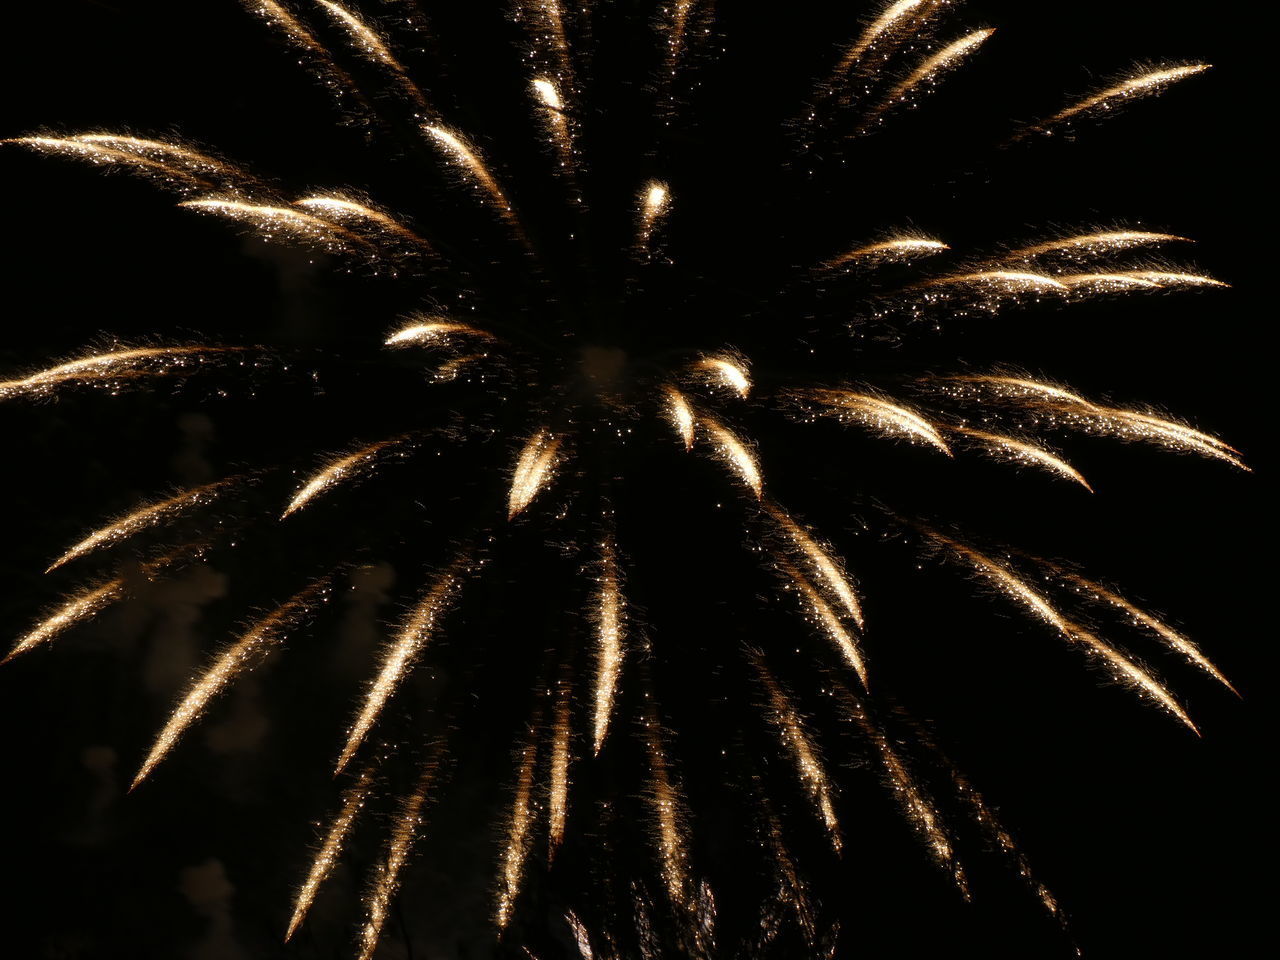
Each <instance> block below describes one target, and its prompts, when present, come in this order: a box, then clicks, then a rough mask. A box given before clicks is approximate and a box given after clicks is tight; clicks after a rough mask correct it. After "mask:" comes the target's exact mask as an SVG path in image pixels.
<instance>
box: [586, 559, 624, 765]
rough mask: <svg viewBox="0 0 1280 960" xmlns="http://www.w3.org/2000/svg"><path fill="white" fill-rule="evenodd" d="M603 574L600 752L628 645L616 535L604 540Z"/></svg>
mask: <svg viewBox="0 0 1280 960" xmlns="http://www.w3.org/2000/svg"><path fill="white" fill-rule="evenodd" d="M600 552H601V558H600V576H599V579H598V581H597V587H598V589H597V592H596V597H595V629H596V692H595V718H594V721H593V724H592V728H593V738H592V740H593V745H594V750H595V753H596V755H597V756H598V755H599V753H600V748H601V747H603V746H604V741H605V737H606V736H607V735H608V733H609V721H610V719H611V717H612V716H613V706H614V699H615V697H616V696H617V691H618V678H619V677H620V676H621V674H622V664H623V661H624V659H625V658H626V647H625V646H624V629H625V603H624V601H623V596H622V586H621V582H620V577H619V575H618V560H617V554H616V551H615V549H614V545H613V539H612V538H611V537H610V538H606V539H605V541H604V543H603V544H601V551H600Z"/></svg>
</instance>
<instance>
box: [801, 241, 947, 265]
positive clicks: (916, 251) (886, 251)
mask: <svg viewBox="0 0 1280 960" xmlns="http://www.w3.org/2000/svg"><path fill="white" fill-rule="evenodd" d="M950 249H951V248H950V247H949V246H947V244H945V243H943V242H942V241H941V240H932V239H930V238H928V237H895V238H894V239H892V240H880V241H878V242H876V243H867V244H864V245H862V246H860V247H854V248H853V249H852V250H849V251H848V252H846V253H842V254H840V256H838V257H834V258H833V259H831V260H828V261H826V262H825V263H823V264H822V266H823V268H824V269H827V270H831V269H834V268H836V267H841V266H844V265H845V264H847V263H852V262H853V261H855V260H867V261H871V262H880V261H885V260H911V259H914V258H916V257H927V256H929V255H930V254H934V253H941V252H942V251H943V250H950Z"/></svg>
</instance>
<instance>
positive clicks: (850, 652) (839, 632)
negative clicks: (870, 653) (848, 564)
mask: <svg viewBox="0 0 1280 960" xmlns="http://www.w3.org/2000/svg"><path fill="white" fill-rule="evenodd" d="M778 566H779V568H780V569H781V570H782V571H783V572H784V573H786V574H787V576H788V577H790V578H791V582H792V583H794V584H795V586H796V589H797V590H799V592H800V596H801V597H802V598H803V599H804V600H805V601H806V602H808V604H809V606H810V607H811V608H812V610H813V612H814V614H815V615H816V616H817V618H818V622H819V623H821V624H822V627H823V629H824V630H826V632H827V636H828V637H829V638H830V640H831V642H832V643H833V644H835V647H836V649H837V650H839V651H840V654H841V656H843V657H844V659H845V661H846V662H847V663H848V664H849V666H851V667H853V671H854V673H856V674H857V675H858V679H859V680H861V681H862V686H863V687H864V688H865V687H866V686H867V664H866V661H864V660H863V659H862V651H861V650H859V649H858V644H857V641H855V640H854V639H853V635H852V634H850V633H849V631H848V630H846V629H845V626H844V624H843V623H841V622H840V618H839V617H838V616H837V615H836V612H835V611H834V610H832V609H831V605H830V604H829V603H827V601H826V600H824V599H822V595H821V594H820V593H818V591H817V590H816V589H815V588H814V586H813V584H811V583H810V582H809V580H808V578H807V577H805V575H804V574H802V573H801V572H800V571H799V570H797V569H796V568H795V567H794V566H792V565H791V564H790V563H788V562H787V561H785V560H783V561H781V562H780V563H779V564H778Z"/></svg>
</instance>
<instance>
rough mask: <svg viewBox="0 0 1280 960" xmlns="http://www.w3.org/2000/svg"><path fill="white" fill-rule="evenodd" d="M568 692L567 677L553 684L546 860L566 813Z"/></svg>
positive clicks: (557, 843) (556, 844) (552, 851)
mask: <svg viewBox="0 0 1280 960" xmlns="http://www.w3.org/2000/svg"><path fill="white" fill-rule="evenodd" d="M571 694H572V686H571V684H570V683H569V680H568V678H567V677H565V678H561V680H560V681H559V682H558V683H557V684H556V705H555V718H554V721H553V723H552V727H551V771H550V775H549V782H548V790H547V793H548V803H547V859H548V860H551V859H553V858H554V857H555V855H556V851H557V850H558V849H559V848H560V844H561V843H562V842H563V841H564V826H565V820H566V819H567V817H568V815H569V785H570V784H569V764H570V762H571V761H572V759H573V747H572V743H571V737H572V734H573V730H572V727H571V725H570V723H571V719H572V706H573V700H572V696H571Z"/></svg>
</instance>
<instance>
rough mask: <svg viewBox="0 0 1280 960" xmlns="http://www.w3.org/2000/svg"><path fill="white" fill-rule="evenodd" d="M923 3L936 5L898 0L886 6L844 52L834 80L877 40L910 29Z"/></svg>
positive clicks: (920, 0) (914, 0)
mask: <svg viewBox="0 0 1280 960" xmlns="http://www.w3.org/2000/svg"><path fill="white" fill-rule="evenodd" d="M922 4H929V5H933V6H936V4H934V3H933V2H932V0H896V2H894V3H890V4H889V5H888V6H887V7H885V8H884V10H883V11H881V13H880V16H878V17H876V18H875V19H874V20H872V21H871V23H869V24H868V25H867V28H866V29H865V30H863V31H862V33H861V35H859V37H858V39H857V40H855V41H854V42H853V43H852V44H851V45H850V46H849V49H847V50H846V51H845V52H844V56H842V57H841V58H840V62H839V64H837V65H836V69H835V74H834V77H833V81H834V80H835V79H838V78H840V77H843V76H844V75H845V74H847V73H848V72H849V71H850V70H851V69H852V68H853V67H854V66H855V65H856V64H857V63H858V61H859V60H861V59H862V58H863V56H864V55H865V54H866V53H867V51H868V50H870V49H871V47H872V46H873V45H874V44H875V43H876V42H878V41H880V40H883V39H885V38H887V37H892V36H893V35H894V34H897V33H899V32H900V31H903V30H906V29H909V28H910V27H911V25H912V24H913V22H914V23H918V22H919V17H920V14H921V11H919V10H918V9H917V8H918V7H920V6H921V5H922ZM928 12H929V11H928V9H927V8H926V9H925V10H924V11H923V13H924V15H926V16H927V14H928Z"/></svg>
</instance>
